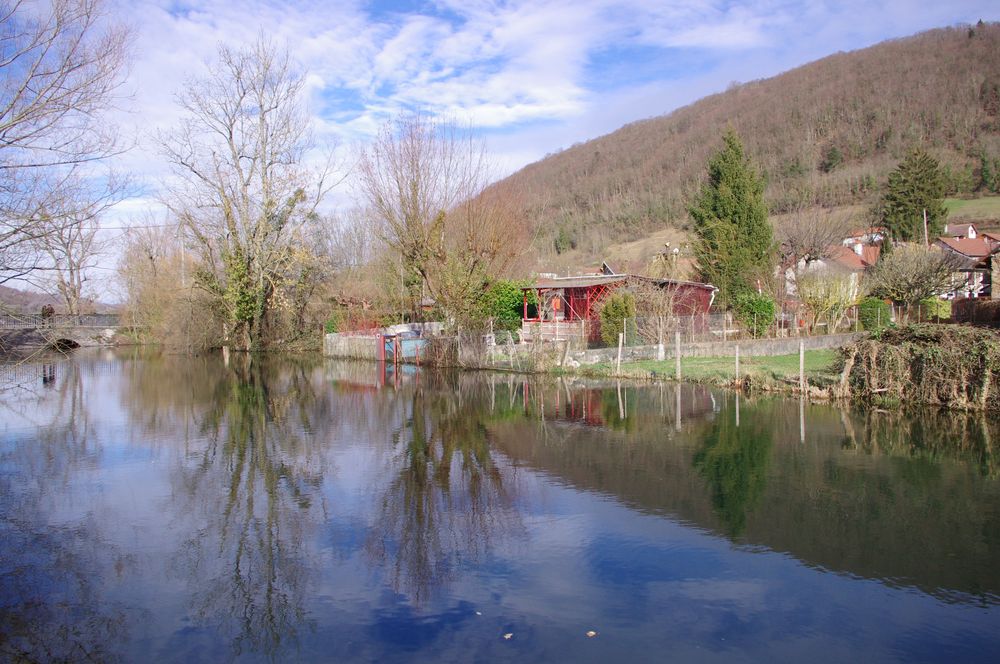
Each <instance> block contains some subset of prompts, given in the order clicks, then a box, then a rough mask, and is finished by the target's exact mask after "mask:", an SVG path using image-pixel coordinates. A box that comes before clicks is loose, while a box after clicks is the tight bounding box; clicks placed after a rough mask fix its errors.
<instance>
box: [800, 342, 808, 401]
mask: <svg viewBox="0 0 1000 664" xmlns="http://www.w3.org/2000/svg"><path fill="white" fill-rule="evenodd" d="M799 391H801V392H802V393H803V394H805V391H806V343H805V342H804V341H799Z"/></svg>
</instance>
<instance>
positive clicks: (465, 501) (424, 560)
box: [366, 385, 521, 603]
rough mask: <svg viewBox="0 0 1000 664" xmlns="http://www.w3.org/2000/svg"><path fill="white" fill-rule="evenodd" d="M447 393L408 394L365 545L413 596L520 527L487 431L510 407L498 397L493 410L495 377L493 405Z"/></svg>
mask: <svg viewBox="0 0 1000 664" xmlns="http://www.w3.org/2000/svg"><path fill="white" fill-rule="evenodd" d="M463 388H464V389H463V391H465V392H468V390H469V386H463ZM474 391H475V392H479V390H478V389H475V390H474ZM451 394H454V392H452V391H451V390H442V389H426V388H424V387H419V388H417V389H415V390H414V391H413V393H412V395H411V396H409V397H408V401H409V403H410V404H411V405H410V411H409V414H408V417H407V418H406V420H405V422H403V423H401V424H400V425H399V426H398V428H397V429H396V430H395V431H394V432H393V435H392V439H393V449H394V453H395V454H394V456H393V457H392V459H391V462H390V468H391V469H390V471H389V472H390V476H391V477H392V479H391V480H390V482H389V484H388V486H387V487H386V489H385V491H384V494H383V496H382V498H381V501H380V502H379V510H378V514H377V516H376V519H375V523H374V527H373V529H372V531H371V534H370V536H369V539H368V542H367V545H366V550H367V552H368V555H369V557H370V560H371V564H372V565H373V566H375V567H377V568H382V567H384V568H386V570H387V571H388V572H389V576H390V578H391V583H392V586H393V588H394V589H395V590H397V591H398V592H405V593H406V594H407V595H408V596H409V597H411V598H412V599H413V600H414V601H416V602H418V603H419V602H421V601H423V600H425V599H427V598H428V597H429V596H430V595H431V594H432V593H433V592H434V590H435V589H437V588H439V587H440V586H441V585H443V584H444V583H445V582H447V581H448V580H449V579H451V578H452V577H453V576H454V574H455V573H456V572H457V570H458V569H459V567H461V566H462V565H469V564H474V563H477V562H479V561H482V560H483V559H484V558H485V556H486V555H487V554H488V553H489V552H490V550H491V548H492V546H493V543H494V542H496V541H498V540H499V541H502V540H504V539H507V538H509V537H511V536H514V535H516V534H517V533H518V532H520V530H521V527H520V521H519V514H518V512H517V509H516V495H517V494H516V488H517V478H516V475H515V473H514V469H513V468H512V467H511V466H510V465H509V464H506V463H504V462H503V460H502V459H499V458H497V456H496V454H495V453H494V452H493V451H492V450H491V448H490V443H489V440H488V433H487V426H488V424H489V422H490V420H491V419H495V418H503V417H507V416H511V415H512V414H514V413H516V407H514V406H513V405H512V403H511V402H508V401H507V400H506V399H503V400H501V409H500V411H496V410H495V408H496V386H495V385H493V386H492V390H491V397H492V399H491V401H492V403H493V407H494V410H493V411H488V410H486V409H485V408H484V407H483V406H484V405H485V401H484V400H482V399H474V400H472V402H471V403H470V404H469V405H468V406H466V407H464V408H460V407H459V405H458V403H457V402H456V400H455V399H454V398H452V397H451ZM469 396H470V395H469V394H468V393H466V398H468V397H469ZM476 396H478V394H477V395H476Z"/></svg>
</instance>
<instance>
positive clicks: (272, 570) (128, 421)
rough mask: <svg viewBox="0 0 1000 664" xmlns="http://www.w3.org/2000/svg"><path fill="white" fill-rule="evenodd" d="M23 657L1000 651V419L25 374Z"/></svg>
mask: <svg viewBox="0 0 1000 664" xmlns="http://www.w3.org/2000/svg"><path fill="white" fill-rule="evenodd" d="M0 390H2V391H0V413H2V415H0V422H2V424H0V542H2V549H0V658H3V659H6V660H18V659H26V660H29V661H35V660H38V661H50V660H58V659H67V660H74V661H78V660H87V659H91V660H97V661H183V662H199V661H204V662H208V661H211V662H215V661H232V660H238V661H338V662H340V661H359V662H376V661H377V662H397V661H399V662H402V661H406V662H414V661H421V662H494V661H518V662H524V661H528V662H531V661H551V662H555V661H567V662H569V661H571V662H608V661H618V662H632V661H656V662H660V661H679V662H681V661H682V662H739V661H762V660H766V661H779V662H786V661H788V662H790V661H803V660H808V661H810V662H819V661H830V662H844V661H906V662H919V661H964V662H974V661H983V662H997V661H1000V427H998V425H997V423H996V422H993V421H991V420H988V419H986V418H984V417H982V416H965V415H958V414H948V413H941V412H934V411H928V412H925V413H922V414H921V415H920V416H912V415H911V416H903V415H901V414H898V413H892V412H885V411H879V410H870V411H856V410H845V409H843V408H839V407H834V406H829V405H817V404H807V403H803V402H800V401H798V400H788V399H785V398H776V397H755V398H752V399H751V398H747V397H746V396H742V397H737V395H735V394H734V393H732V392H724V391H717V390H712V389H708V388H705V387H701V386H696V385H679V386H677V385H669V384H668V385H662V386H660V385H636V384H615V383H609V382H590V381H585V380H580V379H574V380H568V379H559V378H553V377H545V378H538V377H528V378H526V377H524V376H514V375H508V374H491V373H447V372H432V371H426V370H423V371H421V370H417V369H416V368H411V367H406V368H403V369H400V370H399V371H398V372H394V371H393V370H392V367H389V368H388V369H387V370H386V371H381V372H380V371H379V368H378V367H377V366H376V365H374V364H365V363H347V362H335V361H329V360H328V361H323V360H318V359H310V358H305V357H255V358H251V357H249V356H246V355H234V356H232V357H229V358H228V361H227V360H226V359H224V358H222V357H221V356H206V357H198V358H187V357H182V356H172V355H166V354H157V353H150V352H139V351H128V352H118V353H114V352H110V351H94V352H80V353H78V354H77V355H75V356H73V357H70V358H65V359H52V360H51V361H48V362H37V363H33V364H26V365H22V366H19V367H7V368H6V369H4V370H0Z"/></svg>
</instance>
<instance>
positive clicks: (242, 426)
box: [177, 355, 323, 659]
mask: <svg viewBox="0 0 1000 664" xmlns="http://www.w3.org/2000/svg"><path fill="white" fill-rule="evenodd" d="M235 360H236V361H235V362H234V363H233V366H232V368H231V370H230V371H228V372H226V373H225V374H224V375H225V377H224V378H223V379H222V380H219V381H218V382H217V383H216V385H215V394H214V397H213V399H212V400H211V402H210V403H209V404H208V408H207V411H206V412H205V413H204V415H203V417H202V421H201V434H202V436H203V437H204V438H205V439H206V440H207V443H206V445H205V447H204V449H202V450H201V451H199V452H198V453H197V463H196V464H195V465H194V466H193V467H192V466H190V465H187V464H186V465H184V466H183V467H182V470H181V473H180V477H179V480H180V482H181V484H182V486H183V490H184V493H185V494H186V495H187V496H188V497H189V499H190V501H191V506H190V507H191V509H192V510H194V511H196V512H197V513H199V514H202V515H204V517H205V518H206V519H207V525H206V526H204V527H202V528H200V529H199V530H198V531H197V533H196V534H195V535H194V536H193V537H192V538H190V539H189V540H188V541H187V542H186V543H185V545H184V548H183V549H182V552H181V555H180V556H179V557H178V559H177V569H178V570H179V571H180V573H183V574H184V575H185V576H186V577H187V580H188V583H189V584H190V586H191V593H192V605H193V607H194V610H195V612H196V614H197V616H198V617H199V619H201V620H202V621H205V622H208V623H211V624H213V626H214V627H215V628H216V629H219V630H220V631H221V632H222V633H223V634H226V633H228V634H229V635H230V639H231V641H230V642H231V646H232V649H233V653H234V655H241V654H243V653H244V652H247V651H250V652H260V653H263V654H264V655H266V656H267V657H268V658H272V659H273V658H275V657H276V656H277V655H278V653H279V652H281V650H282V648H283V647H286V646H290V645H293V644H294V643H296V641H297V635H298V631H299V629H301V628H302V627H303V626H308V625H309V622H308V620H307V616H306V611H305V609H304V608H303V604H304V596H305V591H306V585H307V577H308V576H309V572H310V569H314V568H315V567H314V566H312V565H311V564H310V562H309V561H308V560H307V554H306V552H305V547H304V542H305V540H307V539H308V534H309V533H308V530H309V527H310V526H311V525H313V524H315V523H319V522H321V521H322V518H321V517H322V515H319V516H318V517H317V516H316V515H315V511H316V510H321V509H322V501H317V500H315V498H314V495H315V494H316V493H317V489H318V488H319V486H320V485H321V483H322V479H323V476H322V472H321V469H322V467H323V464H322V460H321V459H319V458H318V457H319V454H320V451H321V447H320V446H318V445H314V444H313V443H314V442H315V438H316V436H315V434H314V433H312V434H311V433H310V432H315V428H316V427H315V424H316V418H315V414H314V407H315V405H316V404H317V394H316V390H315V388H314V386H313V385H312V383H311V382H310V380H309V378H308V376H307V374H306V370H305V367H304V366H302V365H298V366H296V365H291V366H290V365H289V363H287V362H285V363H283V364H282V365H281V366H282V367H284V369H285V370H284V371H278V370H277V368H276V367H275V365H274V364H273V363H270V362H267V361H264V360H262V359H260V358H254V359H252V358H251V356H249V355H244V356H238V357H236V358H235Z"/></svg>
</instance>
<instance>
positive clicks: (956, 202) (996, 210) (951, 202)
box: [944, 196, 1000, 227]
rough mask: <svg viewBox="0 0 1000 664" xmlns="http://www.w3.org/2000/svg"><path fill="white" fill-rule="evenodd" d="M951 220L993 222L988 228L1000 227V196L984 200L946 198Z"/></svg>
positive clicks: (945, 203) (945, 202)
mask: <svg viewBox="0 0 1000 664" xmlns="http://www.w3.org/2000/svg"><path fill="white" fill-rule="evenodd" d="M944 205H945V207H946V208H948V218H949V219H969V220H972V221H976V220H987V219H989V220H992V221H993V223H992V224H988V226H994V227H996V226H1000V196H987V197H984V198H946V199H945V201H944Z"/></svg>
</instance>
